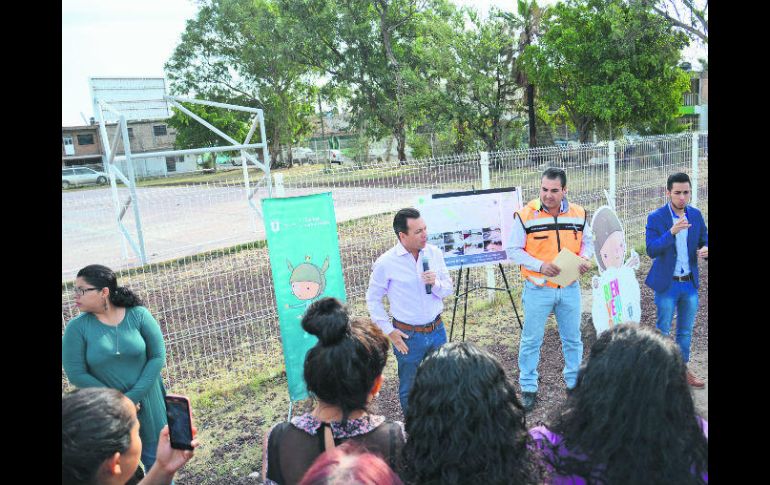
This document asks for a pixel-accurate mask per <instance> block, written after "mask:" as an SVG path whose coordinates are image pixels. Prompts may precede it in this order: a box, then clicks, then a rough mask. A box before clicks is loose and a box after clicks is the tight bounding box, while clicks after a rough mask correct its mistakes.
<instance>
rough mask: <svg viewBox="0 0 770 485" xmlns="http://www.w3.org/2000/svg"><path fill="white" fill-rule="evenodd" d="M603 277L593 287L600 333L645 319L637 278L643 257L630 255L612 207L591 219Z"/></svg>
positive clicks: (593, 311) (595, 321)
mask: <svg viewBox="0 0 770 485" xmlns="http://www.w3.org/2000/svg"><path fill="white" fill-rule="evenodd" d="M591 229H592V230H593V233H594V248H595V254H594V257H595V258H596V262H597V265H598V267H599V273H600V275H599V276H594V277H593V278H592V280H591V286H592V287H593V306H592V308H591V315H592V316H593V321H594V328H596V334H597V335H598V334H600V333H601V332H603V331H605V330H607V329H608V328H610V327H612V326H613V325H616V324H618V323H624V322H636V323H639V320H640V319H641V316H642V315H641V313H642V307H641V293H640V291H639V282H638V281H637V279H636V270H637V269H639V262H640V261H639V255H638V254H637V253H636V251H634V250H633V249H632V250H631V254H630V257H629V258H628V260H626V261H625V262H624V258H625V256H626V236H625V233H624V232H623V226H621V225H620V219H618V216H617V214H615V211H614V210H612V209H611V208H610V207H608V206H602V207H599V209H597V211H596V213H595V214H594V217H593V219H592V220H591Z"/></svg>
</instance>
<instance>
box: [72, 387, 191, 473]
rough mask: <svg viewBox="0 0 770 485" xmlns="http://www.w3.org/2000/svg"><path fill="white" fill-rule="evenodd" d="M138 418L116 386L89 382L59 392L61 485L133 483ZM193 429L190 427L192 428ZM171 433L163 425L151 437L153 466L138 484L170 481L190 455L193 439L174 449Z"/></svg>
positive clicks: (138, 441) (138, 445) (137, 452)
mask: <svg viewBox="0 0 770 485" xmlns="http://www.w3.org/2000/svg"><path fill="white" fill-rule="evenodd" d="M136 418H137V416H136V405H135V404H134V403H133V402H132V401H131V400H130V399H128V398H127V397H125V396H124V395H123V394H121V393H120V392H118V391H116V390H114V389H107V388H103V387H102V388H95V387H92V388H87V389H75V390H74V391H72V392H70V393H68V394H64V395H62V399H61V420H62V425H61V438H62V441H61V454H62V462H61V471H62V481H61V482H62V485H76V484H77V485H83V484H89V485H125V484H126V483H135V481H136V478H135V477H133V475H134V471H135V470H136V469H137V466H138V465H139V455H140V454H141V453H142V450H144V446H143V445H142V440H141V438H139V428H140V426H139V422H138V420H137V419H136ZM196 431H197V430H196V429H195V428H193V429H192V434H193V435H195V434H196ZM169 438H170V436H169V429H168V428H166V427H164V428H163V429H162V430H161V431H160V434H159V435H158V436H156V438H155V441H156V442H157V443H158V448H157V450H156V454H157V457H158V460H157V463H156V466H154V467H153V469H152V471H150V472H149V473H148V474H147V475H146V476H145V477H144V478H143V479H142V480H141V481H140V482H138V485H168V484H170V483H173V481H172V480H173V478H174V474H176V472H177V471H178V470H179V469H180V468H182V467H183V466H184V465H185V463H187V462H188V461H189V460H190V458H192V457H193V454H194V449H195V448H196V447H197V446H198V441H197V440H193V441H192V442H191V443H190V447H189V449H186V450H178V449H174V447H173V443H172V441H170V440H169ZM172 440H173V438H172Z"/></svg>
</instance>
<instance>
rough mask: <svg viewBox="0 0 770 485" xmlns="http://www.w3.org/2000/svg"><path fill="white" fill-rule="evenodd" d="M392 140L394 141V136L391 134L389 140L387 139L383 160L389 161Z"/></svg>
mask: <svg viewBox="0 0 770 485" xmlns="http://www.w3.org/2000/svg"><path fill="white" fill-rule="evenodd" d="M394 141H396V137H395V136H391V137H390V140H388V149H387V150H386V152H385V161H386V162H389V161H390V152H391V151H392V150H393V142H394Z"/></svg>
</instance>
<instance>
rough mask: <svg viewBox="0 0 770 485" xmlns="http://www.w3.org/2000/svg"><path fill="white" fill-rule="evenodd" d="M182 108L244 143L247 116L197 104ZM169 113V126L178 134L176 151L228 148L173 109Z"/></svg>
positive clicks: (222, 140) (210, 132) (194, 122)
mask: <svg viewBox="0 0 770 485" xmlns="http://www.w3.org/2000/svg"><path fill="white" fill-rule="evenodd" d="M210 101H219V99H210ZM182 104H183V106H184V107H185V108H187V109H188V110H190V111H191V112H192V113H194V114H196V115H197V116H200V117H201V118H202V119H203V120H205V121H207V122H209V123H211V124H212V125H214V126H215V127H217V128H219V129H220V130H221V131H223V132H224V133H225V134H227V135H229V136H231V137H233V138H234V139H236V140H240V141H243V140H245V139H246V135H247V133H248V131H249V116H248V113H243V112H239V111H233V110H226V109H222V108H213V107H211V106H203V105H200V104H191V103H182ZM172 111H173V113H174V114H173V116H172V117H171V118H169V120H168V124H169V126H172V127H174V128H175V129H176V131H177V135H176V140H175V141H174V147H175V148H181V149H184V148H200V147H216V146H226V145H229V144H230V143H229V142H228V141H227V140H225V139H224V138H222V137H220V136H219V135H217V134H216V133H214V132H213V131H211V130H210V129H208V128H206V127H205V126H203V125H202V124H201V123H200V122H198V121H197V120H195V119H193V118H192V117H190V116H188V115H186V114H185V113H183V112H182V111H180V110H178V109H177V108H172ZM211 158H213V157H211Z"/></svg>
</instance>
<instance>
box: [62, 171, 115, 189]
mask: <svg viewBox="0 0 770 485" xmlns="http://www.w3.org/2000/svg"><path fill="white" fill-rule="evenodd" d="M109 180H110V176H109V175H107V174H106V173H104V172H97V171H96V170H94V169H91V168H88V167H69V168H63V169H61V188H62V189H68V188H70V187H74V186H78V185H90V184H96V185H104V184H106V183H107V182H108V181H109Z"/></svg>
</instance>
